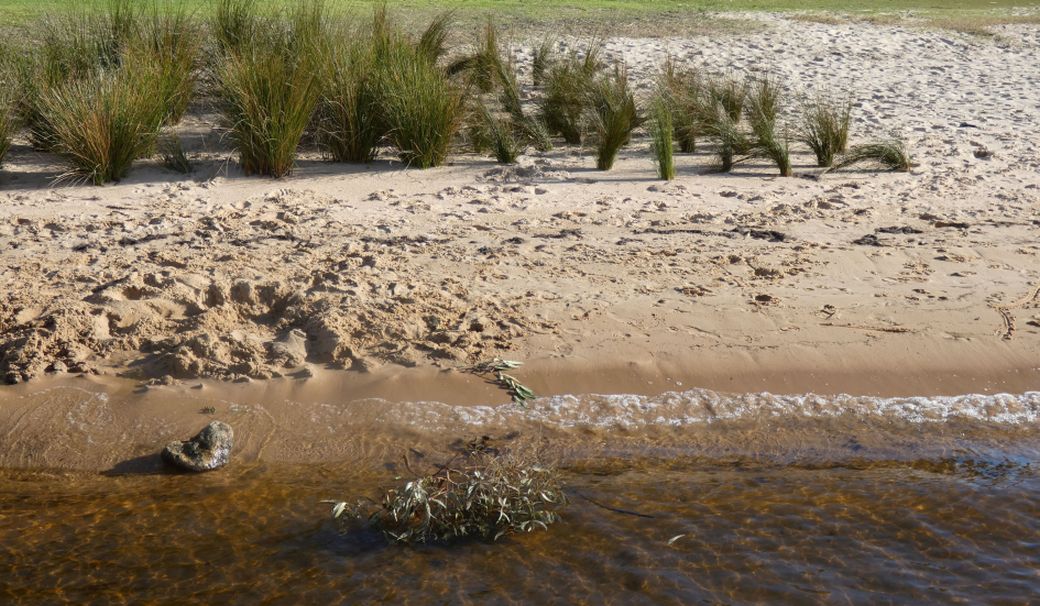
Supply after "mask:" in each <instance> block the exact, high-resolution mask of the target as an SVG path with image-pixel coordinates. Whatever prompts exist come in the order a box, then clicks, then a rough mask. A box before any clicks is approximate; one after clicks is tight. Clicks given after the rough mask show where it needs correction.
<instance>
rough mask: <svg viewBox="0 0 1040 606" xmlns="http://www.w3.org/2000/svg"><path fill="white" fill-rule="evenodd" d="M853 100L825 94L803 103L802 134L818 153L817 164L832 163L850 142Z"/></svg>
mask: <svg viewBox="0 0 1040 606" xmlns="http://www.w3.org/2000/svg"><path fill="white" fill-rule="evenodd" d="M851 115H852V102H851V101H848V100H846V101H843V102H841V103H836V102H834V101H831V100H830V99H827V98H826V97H823V96H818V97H817V98H815V99H813V100H812V101H808V102H805V103H803V104H802V128H801V132H800V133H799V134H800V138H801V140H802V142H803V143H805V144H806V145H808V146H809V148H810V149H812V151H813V153H814V154H816V164H817V165H818V166H821V167H828V166H831V165H832V164H834V158H835V157H836V156H837V155H838V154H840V153H843V152H844V151H845V150H846V148H847V147H848V142H849V121H850V118H851Z"/></svg>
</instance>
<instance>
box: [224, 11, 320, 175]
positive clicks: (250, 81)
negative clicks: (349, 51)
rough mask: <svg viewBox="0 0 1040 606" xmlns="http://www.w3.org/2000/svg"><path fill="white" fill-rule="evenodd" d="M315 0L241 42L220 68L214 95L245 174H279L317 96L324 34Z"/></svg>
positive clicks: (288, 164)
mask: <svg viewBox="0 0 1040 606" xmlns="http://www.w3.org/2000/svg"><path fill="white" fill-rule="evenodd" d="M322 14H323V8H322V4H321V3H320V2H306V3H302V4H300V5H297V7H296V8H295V9H294V10H293V13H291V14H290V15H289V19H288V20H287V22H286V25H285V27H284V28H275V29H273V30H272V31H270V32H268V33H266V34H264V35H262V36H258V37H256V38H254V39H253V40H251V41H249V42H248V43H243V45H242V46H241V48H240V49H239V50H237V51H235V50H233V51H231V52H230V53H229V54H228V55H227V57H226V58H225V59H224V63H223V65H222V66H221V67H220V69H219V73H218V80H219V83H220V85H219V96H220V102H221V107H222V111H223V118H224V122H225V124H226V127H227V128H228V136H229V139H230V141H231V144H232V146H233V147H234V148H235V150H236V151H237V152H238V155H239V162H240V164H241V166H242V170H243V172H245V173H246V174H247V175H268V176H272V177H284V176H286V175H288V174H290V173H291V172H292V170H293V167H294V166H295V159H296V149H297V147H298V146H299V144H300V140H301V139H302V138H303V134H304V131H305V130H306V129H307V127H308V126H309V125H310V122H311V118H312V116H313V113H314V110H315V107H316V105H317V103H318V99H319V97H320V95H321V77H320V73H319V69H320V65H321V63H322V61H323V60H324V58H325V57H326V52H327V37H326V33H327V32H326V31H325V30H324V22H323V18H322Z"/></svg>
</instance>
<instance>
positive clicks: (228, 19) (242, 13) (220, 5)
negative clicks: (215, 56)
mask: <svg viewBox="0 0 1040 606" xmlns="http://www.w3.org/2000/svg"><path fill="white" fill-rule="evenodd" d="M262 25H263V19H262V12H261V10H260V3H259V0H217V6H216V8H215V9H214V11H213V17H212V19H211V21H210V27H209V29H210V33H211V34H212V35H213V37H214V39H215V40H216V43H217V47H218V48H219V49H220V50H222V51H223V52H240V51H241V50H242V49H243V47H245V46H246V45H247V44H251V43H252V42H253V41H254V40H255V39H256V38H257V37H258V36H259V35H260V34H261V30H262Z"/></svg>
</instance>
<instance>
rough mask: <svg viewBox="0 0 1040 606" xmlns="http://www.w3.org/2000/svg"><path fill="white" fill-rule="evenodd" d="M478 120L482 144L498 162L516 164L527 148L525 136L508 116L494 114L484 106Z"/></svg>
mask: <svg viewBox="0 0 1040 606" xmlns="http://www.w3.org/2000/svg"><path fill="white" fill-rule="evenodd" d="M480 113H481V116H480V120H481V122H482V124H481V129H482V131H483V135H482V136H483V138H484V145H483V147H486V148H487V149H489V150H490V151H491V152H492V153H493V154H494V156H495V160H496V161H497V162H498V163H499V164H516V161H517V159H518V158H519V157H520V156H521V155H522V154H523V153H524V152H525V151H526V150H527V137H526V136H525V133H523V132H522V131H521V130H520V129H518V128H517V127H516V125H514V123H513V121H512V119H511V118H509V117H505V118H504V117H501V116H496V115H495V114H494V113H493V112H492V111H490V110H488V109H487V108H486V107H485V108H482V109H481V112H480Z"/></svg>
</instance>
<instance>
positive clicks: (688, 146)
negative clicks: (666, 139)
mask: <svg viewBox="0 0 1040 606" xmlns="http://www.w3.org/2000/svg"><path fill="white" fill-rule="evenodd" d="M658 91H659V93H658V94H659V96H660V97H661V99H662V100H663V101H664V103H665V104H666V106H667V108H668V110H669V112H670V114H671V121H672V124H673V134H674V138H675V140H676V141H677V142H678V143H679V151H680V152H682V153H684V154H688V153H692V152H693V151H695V150H696V148H697V137H698V136H700V135H702V134H703V132H702V130H703V129H702V123H701V120H700V116H702V115H703V113H704V112H703V109H702V106H704V105H705V103H707V104H708V105H709V106H710V105H711V104H712V102H711V100H710V99H709V98H708V97H707V95H706V93H705V90H704V85H703V82H702V79H701V78H700V76H699V74H697V72H696V71H693V70H688V69H680V68H679V67H678V66H677V65H676V64H675V61H674V60H672V59H671V58H669V59H667V60H665V63H664V66H663V68H662V70H661V77H660V81H659V82H658Z"/></svg>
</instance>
